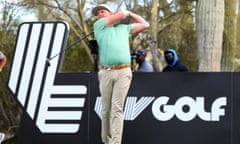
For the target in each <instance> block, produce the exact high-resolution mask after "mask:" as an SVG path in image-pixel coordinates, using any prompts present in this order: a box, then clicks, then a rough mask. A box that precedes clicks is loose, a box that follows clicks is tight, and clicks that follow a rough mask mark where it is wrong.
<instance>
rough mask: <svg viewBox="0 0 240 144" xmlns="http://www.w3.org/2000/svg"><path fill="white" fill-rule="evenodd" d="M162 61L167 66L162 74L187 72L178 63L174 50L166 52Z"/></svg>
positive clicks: (182, 65)
mask: <svg viewBox="0 0 240 144" xmlns="http://www.w3.org/2000/svg"><path fill="white" fill-rule="evenodd" d="M164 59H165V62H166V64H167V66H166V67H164V68H163V70H162V71H163V72H188V68H187V66H185V65H184V64H182V63H180V62H179V60H178V55H177V53H176V51H175V50H174V49H171V48H170V49H168V50H166V51H165V52H164Z"/></svg>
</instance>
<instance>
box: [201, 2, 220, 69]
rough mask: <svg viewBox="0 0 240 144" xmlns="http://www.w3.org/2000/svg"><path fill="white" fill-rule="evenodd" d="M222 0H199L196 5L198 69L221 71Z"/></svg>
mask: <svg viewBox="0 0 240 144" xmlns="http://www.w3.org/2000/svg"><path fill="white" fill-rule="evenodd" d="M223 29H224V0H199V1H198V6H197V45H198V61H199V65H198V71H200V72H207V71H209V72H214V71H216V72H217V71H221V57H222V41H223Z"/></svg>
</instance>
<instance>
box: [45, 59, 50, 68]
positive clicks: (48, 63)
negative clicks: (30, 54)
mask: <svg viewBox="0 0 240 144" xmlns="http://www.w3.org/2000/svg"><path fill="white" fill-rule="evenodd" d="M46 63H47V66H48V67H49V66H51V63H50V59H47V60H46Z"/></svg>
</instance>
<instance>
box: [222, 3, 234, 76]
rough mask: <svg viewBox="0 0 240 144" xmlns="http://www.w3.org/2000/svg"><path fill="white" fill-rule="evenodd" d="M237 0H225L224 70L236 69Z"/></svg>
mask: <svg viewBox="0 0 240 144" xmlns="http://www.w3.org/2000/svg"><path fill="white" fill-rule="evenodd" d="M237 4H238V2H237V0H225V23H224V43H223V56H222V71H234V69H235V68H234V60H235V58H236V48H237V15H238V14H237V11H238V10H237V9H238V7H237Z"/></svg>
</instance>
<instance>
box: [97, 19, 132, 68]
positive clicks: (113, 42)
mask: <svg viewBox="0 0 240 144" xmlns="http://www.w3.org/2000/svg"><path fill="white" fill-rule="evenodd" d="M105 21H106V19H105V18H101V19H99V20H97V21H96V22H95V23H94V25H93V28H94V35H95V38H96V40H97V42H98V46H99V64H100V65H104V66H111V65H119V64H130V63H131V54H130V47H129V37H130V36H131V34H130V31H131V25H126V24H118V25H113V26H108V27H105V26H104V25H105Z"/></svg>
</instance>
